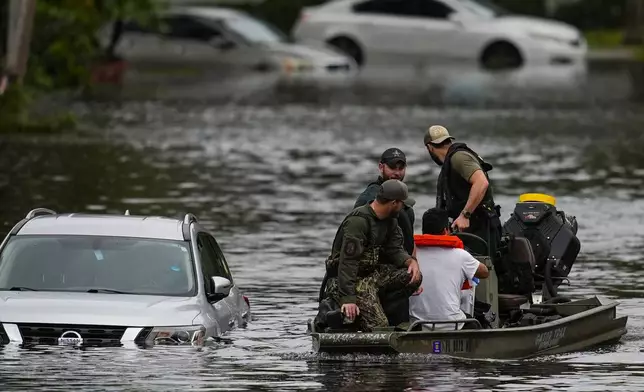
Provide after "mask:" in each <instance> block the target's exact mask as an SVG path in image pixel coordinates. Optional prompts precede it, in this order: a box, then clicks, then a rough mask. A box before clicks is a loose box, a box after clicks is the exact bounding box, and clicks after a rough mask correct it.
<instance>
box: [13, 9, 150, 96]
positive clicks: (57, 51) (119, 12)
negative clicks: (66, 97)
mask: <svg viewBox="0 0 644 392" xmlns="http://www.w3.org/2000/svg"><path fill="white" fill-rule="evenodd" d="M158 9H159V3H158V2H155V1H153V0H136V1H128V0H103V1H101V0H38V2H37V8H36V17H35V21H34V30H33V36H32V42H31V56H30V58H29V68H28V72H27V77H26V80H25V82H26V84H27V85H30V86H33V87H36V88H39V89H45V90H52V89H74V88H82V87H86V86H87V85H88V82H89V77H90V72H91V69H92V66H93V65H94V64H95V63H97V62H99V61H100V60H101V59H102V57H103V51H102V47H101V44H100V42H99V39H98V34H99V31H100V29H101V28H104V27H105V26H106V25H107V24H108V23H109V22H111V21H113V20H116V19H118V18H121V17H127V18H129V19H133V20H137V21H138V22H140V23H142V24H146V23H150V21H151V20H154V16H155V15H156V11H158ZM106 37H109V31H107V34H106Z"/></svg>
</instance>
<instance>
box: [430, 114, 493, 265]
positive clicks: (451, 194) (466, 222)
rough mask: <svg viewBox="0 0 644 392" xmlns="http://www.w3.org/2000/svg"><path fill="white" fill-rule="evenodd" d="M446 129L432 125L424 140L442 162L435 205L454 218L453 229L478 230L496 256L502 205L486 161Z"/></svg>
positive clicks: (433, 157)
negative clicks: (495, 195)
mask: <svg viewBox="0 0 644 392" xmlns="http://www.w3.org/2000/svg"><path fill="white" fill-rule="evenodd" d="M453 140H454V137H452V136H450V134H449V132H448V131H447V129H446V128H445V127H443V126H440V125H433V126H431V127H429V129H428V130H427V132H426V133H425V137H424V143H425V147H426V148H427V151H428V152H429V155H430V156H431V157H432V159H433V160H434V162H435V163H436V164H437V165H439V166H441V172H440V174H439V177H438V187H437V192H436V207H437V208H440V209H445V210H446V211H447V213H448V216H449V217H450V218H452V219H454V222H453V224H452V228H453V229H457V230H459V231H464V232H469V233H472V234H475V235H477V236H479V237H481V238H482V239H484V240H485V241H486V242H487V243H488V247H489V254H490V256H491V257H492V258H493V259H494V258H496V250H497V247H498V244H499V241H500V240H501V235H502V225H501V219H500V215H501V214H500V207H499V206H498V205H496V204H495V203H494V197H493V194H492V188H491V187H490V182H489V177H488V171H490V170H492V165H490V164H489V163H487V162H485V161H484V160H483V159H482V158H481V157H480V156H479V155H478V154H477V153H476V152H474V151H473V150H472V149H471V148H469V147H468V146H467V145H466V144H465V143H453Z"/></svg>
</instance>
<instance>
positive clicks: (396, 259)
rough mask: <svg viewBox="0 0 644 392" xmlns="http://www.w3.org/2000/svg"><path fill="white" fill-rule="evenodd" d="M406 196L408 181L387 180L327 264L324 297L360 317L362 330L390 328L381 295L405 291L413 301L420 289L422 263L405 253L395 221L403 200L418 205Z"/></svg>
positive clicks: (348, 225)
mask: <svg viewBox="0 0 644 392" xmlns="http://www.w3.org/2000/svg"><path fill="white" fill-rule="evenodd" d="M407 195H408V192H407V186H406V185H405V184H404V183H402V182H400V181H398V180H387V181H385V182H384V183H383V184H382V185H381V186H380V190H379V193H378V195H377V196H376V199H375V200H374V201H373V202H371V203H370V204H366V205H363V206H361V207H358V208H356V209H354V210H353V211H352V212H351V213H350V214H349V215H348V216H347V217H345V219H344V221H343V222H342V224H341V225H340V228H339V229H338V232H337V233H336V236H335V239H334V241H333V246H332V251H331V255H330V256H329V258H328V259H327V261H326V270H327V276H326V278H327V279H328V280H327V281H326V285H325V286H324V295H323V296H324V297H326V298H329V299H331V300H333V301H335V302H336V303H337V304H338V305H340V307H341V312H342V313H343V314H344V315H345V317H346V318H348V319H349V320H351V321H353V320H355V319H356V317H357V316H360V318H359V319H358V320H359V326H360V329H361V330H363V331H372V330H373V329H374V328H378V327H387V326H388V325H389V322H388V320H387V316H386V315H385V313H384V311H383V309H382V305H381V304H380V298H379V295H380V294H381V293H382V292H386V291H390V290H400V289H402V288H406V292H407V297H409V296H411V295H412V294H413V293H414V292H415V291H416V290H418V288H419V287H420V283H421V280H422V277H421V275H420V272H419V269H418V262H417V261H416V259H414V258H413V257H412V256H410V255H409V254H408V253H407V252H406V251H405V250H404V248H403V239H402V233H401V230H400V228H399V227H398V222H397V219H396V216H397V215H398V213H399V212H400V210H401V209H402V208H403V205H404V203H405V202H406V203H407V204H408V205H413V204H414V201H413V200H412V199H409V198H408V196H407ZM387 264H389V265H387ZM392 267H394V268H392ZM320 300H322V298H321V299H320Z"/></svg>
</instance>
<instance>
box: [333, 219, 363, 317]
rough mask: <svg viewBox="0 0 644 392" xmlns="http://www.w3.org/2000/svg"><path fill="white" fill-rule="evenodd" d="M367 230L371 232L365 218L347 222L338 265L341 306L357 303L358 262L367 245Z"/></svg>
mask: <svg viewBox="0 0 644 392" xmlns="http://www.w3.org/2000/svg"><path fill="white" fill-rule="evenodd" d="M367 230H369V225H368V224H367V221H366V220H365V218H362V217H359V216H352V217H349V218H348V219H347V220H346V222H345V226H344V234H343V236H342V245H341V247H340V260H339V264H338V288H339V292H340V305H344V304H355V303H356V281H357V280H358V260H360V258H361V257H362V254H363V253H364V247H365V245H366V243H367Z"/></svg>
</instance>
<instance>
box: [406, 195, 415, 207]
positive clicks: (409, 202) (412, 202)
mask: <svg viewBox="0 0 644 392" xmlns="http://www.w3.org/2000/svg"><path fill="white" fill-rule="evenodd" d="M403 203H405V205H406V206H407V207H413V206H415V205H416V200H414V199H412V198H411V197H408V198H407V199H406V200H403Z"/></svg>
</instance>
